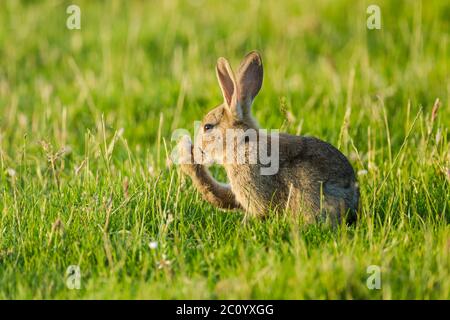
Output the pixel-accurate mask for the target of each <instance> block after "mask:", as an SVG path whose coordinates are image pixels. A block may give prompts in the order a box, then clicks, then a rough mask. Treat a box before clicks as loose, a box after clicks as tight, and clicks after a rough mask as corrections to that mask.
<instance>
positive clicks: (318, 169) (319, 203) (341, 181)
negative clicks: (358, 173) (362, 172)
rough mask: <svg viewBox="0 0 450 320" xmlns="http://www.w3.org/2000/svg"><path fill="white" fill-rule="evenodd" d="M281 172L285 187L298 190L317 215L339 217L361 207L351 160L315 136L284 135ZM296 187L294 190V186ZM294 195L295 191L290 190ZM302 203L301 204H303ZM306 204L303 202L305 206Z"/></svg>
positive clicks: (352, 214)
mask: <svg viewBox="0 0 450 320" xmlns="http://www.w3.org/2000/svg"><path fill="white" fill-rule="evenodd" d="M279 139H280V146H279V148H280V170H279V174H280V175H281V177H282V178H281V180H282V181H284V188H285V189H288V188H291V189H292V188H294V189H295V196H296V197H297V198H300V201H297V203H292V204H290V205H289V207H291V208H293V209H297V210H298V209H299V208H297V206H299V205H300V206H301V205H303V204H304V203H305V202H306V204H309V206H310V207H311V209H312V210H313V211H314V212H316V213H317V212H321V213H323V214H326V215H338V216H340V215H341V214H342V213H344V212H347V211H350V212H351V215H350V217H352V218H353V217H354V214H355V213H356V211H357V208H358V202H359V190H358V185H357V182H356V178H355V173H354V171H353V167H352V166H351V164H350V163H349V161H348V160H347V158H346V157H345V156H344V155H343V154H342V153H341V152H340V151H339V150H338V149H336V148H335V147H333V146H332V145H331V144H329V143H327V142H325V141H322V140H320V139H317V138H314V137H303V136H294V135H289V134H280V138H279ZM290 185H292V187H290ZM290 193H291V196H292V193H293V192H292V190H291V191H290ZM299 202H300V203H299ZM302 202H303V203H302Z"/></svg>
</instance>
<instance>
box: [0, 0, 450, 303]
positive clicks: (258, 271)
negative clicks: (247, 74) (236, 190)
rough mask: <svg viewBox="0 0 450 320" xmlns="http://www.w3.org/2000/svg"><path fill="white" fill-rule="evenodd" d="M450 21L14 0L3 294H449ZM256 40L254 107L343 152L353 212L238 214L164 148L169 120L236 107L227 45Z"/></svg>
mask: <svg viewBox="0 0 450 320" xmlns="http://www.w3.org/2000/svg"><path fill="white" fill-rule="evenodd" d="M74 2H75V3H76V4H78V5H79V6H80V8H81V30H69V29H67V28H66V19H67V17H68V14H66V8H67V6H68V5H69V4H72V3H74ZM372 3H376V4H378V5H379V6H380V8H381V19H382V20H381V21H382V28H381V30H368V29H367V27H366V19H367V17H368V15H367V14H366V8H367V6H368V5H369V4H372ZM449 16H450V4H449V2H448V1H444V0H443V1H370V2H368V1H358V2H356V1H297V0H295V1H283V2H278V1H256V0H252V1H237V0H236V1H235V0H229V1H217V2H212V1H202V0H191V1H176V0H172V1H169V0H168V1H148V2H147V1H145V2H144V1H136V2H134V1H122V2H121V1H95V2H94V1H22V2H19V1H1V3H0V25H1V28H0V199H1V201H0V298H2V299H11V298H12V299H16V298H17V299H18V298H21V299H36V298H45V299H66V298H69V299H80V298H81V299H87V298H100V299H104V298H119V299H123V298H131V299H135V298H138V299H141V298H145V299H147V298H156V299H160V298H164V299H165V298H188V299H189V298H206V299H216V298H251V299H253V298H255V299H268V298H274V299H278V298H280V299H285V298H293V299H304V298H306V299H310V298H313V299H380V298H381V299H409V298H412V299H436V298H437V299H450V225H449V222H450V196H449V195H450V153H449V149H450V133H449V124H450V102H449V93H450V81H449V75H448V64H449V60H450V51H449V30H450V22H449V21H450V20H449ZM252 49H257V50H259V51H260V52H261V54H262V57H263V60H264V67H265V79H264V84H263V88H262V91H261V93H260V94H259V96H258V97H257V99H256V101H255V105H254V108H253V110H254V113H255V116H256V118H257V119H258V121H259V123H260V124H261V125H262V126H263V127H266V128H279V129H281V130H282V131H286V132H290V133H297V134H304V135H313V136H316V137H319V138H321V139H323V140H326V141H328V142H330V143H332V144H333V145H335V146H337V147H338V148H339V149H340V150H341V151H342V152H343V153H344V154H346V155H347V156H348V157H349V159H350V161H351V163H352V165H353V166H354V168H355V171H357V172H358V180H359V183H360V187H361V212H360V220H359V222H358V223H357V225H354V226H341V227H339V228H337V229H336V230H332V229H330V228H328V227H326V226H321V225H312V226H306V225H302V224H300V223H298V222H297V221H295V219H290V218H286V217H283V216H271V217H270V218H269V219H267V220H264V221H258V220H250V221H248V222H247V223H244V222H243V215H242V213H241V212H223V211H220V210H217V209H215V208H214V207H212V206H210V205H209V204H207V203H205V202H203V201H202V200H201V198H200V196H199V194H198V193H197V192H196V191H195V190H194V188H193V187H192V185H191V182H190V180H189V179H187V178H184V177H183V176H182V175H181V174H180V171H179V169H178V168H177V167H176V166H174V165H171V163H170V161H168V156H169V155H170V152H171V150H172V148H173V147H174V145H175V142H173V141H171V134H172V132H173V131H174V130H175V129H177V128H186V129H188V130H190V131H191V132H193V121H194V120H200V119H201V117H202V116H203V115H204V114H205V112H206V111H207V110H209V109H211V108H212V107H214V106H215V105H217V104H218V103H220V102H221V101H222V97H221V93H220V89H219V87H218V85H217V81H216V77H215V73H214V67H215V63H216V60H217V58H218V57H219V56H225V57H227V58H229V59H230V61H231V62H232V64H233V65H234V66H236V65H237V64H238V63H239V61H240V59H241V58H242V57H243V56H244V55H245V53H246V52H248V51H250V50H252ZM437 99H439V100H437ZM214 174H215V175H216V176H217V177H219V178H220V179H225V176H224V172H223V171H222V170H221V169H220V168H214ZM70 265H78V266H79V268H80V272H81V281H80V284H81V288H80V289H79V290H71V289H69V288H68V286H67V285H66V280H67V279H66V270H67V268H68V267H69V266H70ZM370 265H377V266H379V267H380V268H381V288H380V289H379V290H376V289H375V290H369V289H368V287H367V285H366V280H367V278H368V277H369V276H370V274H368V273H367V268H368V267H369V266H370Z"/></svg>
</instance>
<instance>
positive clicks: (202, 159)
mask: <svg viewBox="0 0 450 320" xmlns="http://www.w3.org/2000/svg"><path fill="white" fill-rule="evenodd" d="M197 150H198V151H200V154H198V155H199V157H197V158H196V159H195V162H196V163H198V164H202V165H204V166H211V165H213V164H214V163H215V160H214V158H213V157H211V155H209V154H207V153H206V152H205V151H204V150H203V149H202V148H201V147H200V146H197Z"/></svg>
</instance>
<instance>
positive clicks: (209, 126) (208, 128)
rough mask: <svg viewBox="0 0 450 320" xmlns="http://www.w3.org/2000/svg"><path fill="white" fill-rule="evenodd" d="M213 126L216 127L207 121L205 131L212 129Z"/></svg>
mask: <svg viewBox="0 0 450 320" xmlns="http://www.w3.org/2000/svg"><path fill="white" fill-rule="evenodd" d="M212 128H214V125H212V124H210V123H207V124H205V126H204V127H203V129H205V131H208V130H211V129H212Z"/></svg>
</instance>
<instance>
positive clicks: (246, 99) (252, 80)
mask: <svg viewBox="0 0 450 320" xmlns="http://www.w3.org/2000/svg"><path fill="white" fill-rule="evenodd" d="M262 82H263V64H262V59H261V56H260V55H259V53H258V52H256V51H251V52H249V53H248V54H247V55H246V56H245V57H244V59H243V60H242V62H241V65H240V66H239V71H238V74H237V84H238V87H239V92H240V96H239V100H240V102H241V104H242V106H243V108H244V111H249V109H250V106H251V104H252V101H253V99H254V98H255V97H256V95H257V94H258V92H259V89H261V85H262Z"/></svg>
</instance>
